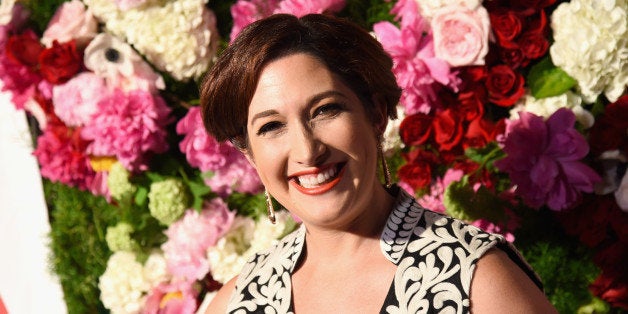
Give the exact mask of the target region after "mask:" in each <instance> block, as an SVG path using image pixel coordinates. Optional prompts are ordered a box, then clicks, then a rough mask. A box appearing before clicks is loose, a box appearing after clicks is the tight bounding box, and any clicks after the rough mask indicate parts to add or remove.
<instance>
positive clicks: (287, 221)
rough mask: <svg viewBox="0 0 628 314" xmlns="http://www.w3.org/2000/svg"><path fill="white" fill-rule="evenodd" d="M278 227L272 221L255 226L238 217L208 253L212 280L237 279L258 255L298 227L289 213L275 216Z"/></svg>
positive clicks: (252, 222) (263, 220)
mask: <svg viewBox="0 0 628 314" xmlns="http://www.w3.org/2000/svg"><path fill="white" fill-rule="evenodd" d="M275 219H276V222H275V224H272V223H271V222H270V221H269V220H268V219H263V218H262V219H260V221H258V222H255V221H254V220H253V219H251V218H249V217H241V216H237V217H236V218H235V220H234V222H233V225H232V227H231V229H230V230H229V232H227V234H225V236H224V237H222V238H221V239H220V240H218V242H217V243H216V246H214V247H212V248H210V249H209V250H208V252H207V259H208V260H209V264H210V265H211V270H210V272H211V274H212V277H213V278H214V279H215V280H217V281H219V282H222V283H225V282H227V281H229V280H230V279H231V278H233V277H234V276H237V275H238V274H239V273H240V271H241V270H242V267H244V264H246V262H247V261H248V259H249V258H250V257H251V256H253V255H254V254H255V253H257V252H259V251H262V250H265V249H268V248H270V247H271V246H272V245H274V244H276V243H277V242H278V241H279V239H281V237H283V236H284V235H286V234H287V233H288V232H290V231H292V230H291V229H292V227H294V226H296V224H295V222H294V220H293V219H292V216H291V215H290V213H289V212H288V211H285V210H283V211H278V212H276V213H275Z"/></svg>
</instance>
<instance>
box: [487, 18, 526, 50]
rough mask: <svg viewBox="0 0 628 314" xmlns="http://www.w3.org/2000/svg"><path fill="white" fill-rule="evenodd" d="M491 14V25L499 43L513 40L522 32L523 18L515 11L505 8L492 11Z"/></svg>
mask: <svg viewBox="0 0 628 314" xmlns="http://www.w3.org/2000/svg"><path fill="white" fill-rule="evenodd" d="M489 16H490V20H491V27H492V28H493V32H494V33H495V35H496V36H497V40H498V42H499V43H503V42H511V41H513V40H514V39H515V38H516V37H517V36H519V34H520V33H521V28H522V23H521V19H520V18H519V15H518V14H517V13H515V12H514V11H512V10H503V11H501V12H493V13H490V14H489Z"/></svg>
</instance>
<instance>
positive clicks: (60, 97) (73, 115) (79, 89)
mask: <svg viewBox="0 0 628 314" xmlns="http://www.w3.org/2000/svg"><path fill="white" fill-rule="evenodd" d="M108 92H109V91H108V89H107V86H106V85H105V80H104V79H102V78H101V77H99V76H98V75H96V74H94V73H92V72H82V73H80V74H79V75H77V76H75V77H73V78H71V79H70V80H69V81H67V82H66V83H64V84H61V85H55V86H54V87H53V88H52V102H53V103H54V111H55V114H56V115H57V116H58V117H59V118H60V119H61V120H62V121H63V122H65V124H67V125H68V126H73V127H76V126H83V125H85V124H87V123H88V122H90V121H91V116H92V115H93V114H94V113H96V110H98V101H100V99H101V98H103V97H105V96H107V94H108Z"/></svg>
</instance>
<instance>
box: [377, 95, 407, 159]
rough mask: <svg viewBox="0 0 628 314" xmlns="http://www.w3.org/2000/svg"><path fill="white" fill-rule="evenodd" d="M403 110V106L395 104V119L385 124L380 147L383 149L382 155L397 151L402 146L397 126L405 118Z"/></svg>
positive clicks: (389, 154)
mask: <svg viewBox="0 0 628 314" xmlns="http://www.w3.org/2000/svg"><path fill="white" fill-rule="evenodd" d="M405 115H406V114H405V110H404V108H403V106H397V119H395V120H388V125H387V126H386V130H385V131H384V135H383V136H384V139H383V141H382V149H383V150H384V155H386V156H389V157H390V156H391V155H392V154H394V153H395V152H396V151H399V150H400V149H402V148H403V147H404V145H403V142H402V141H401V136H400V135H399V126H400V125H401V121H403V118H405Z"/></svg>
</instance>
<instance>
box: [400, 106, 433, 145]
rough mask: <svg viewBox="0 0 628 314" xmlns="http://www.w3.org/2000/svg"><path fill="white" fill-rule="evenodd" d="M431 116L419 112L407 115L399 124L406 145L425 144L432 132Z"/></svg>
mask: <svg viewBox="0 0 628 314" xmlns="http://www.w3.org/2000/svg"><path fill="white" fill-rule="evenodd" d="M432 120H433V118H432V117H431V116H428V115H426V114H424V113H417V114H413V115H410V116H407V117H406V118H405V119H403V121H401V124H400V125H399V135H400V136H401V140H402V141H403V142H404V143H405V144H406V145H410V146H412V145H422V144H425V143H426V142H427V141H428V140H429V138H430V135H431V134H432Z"/></svg>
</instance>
